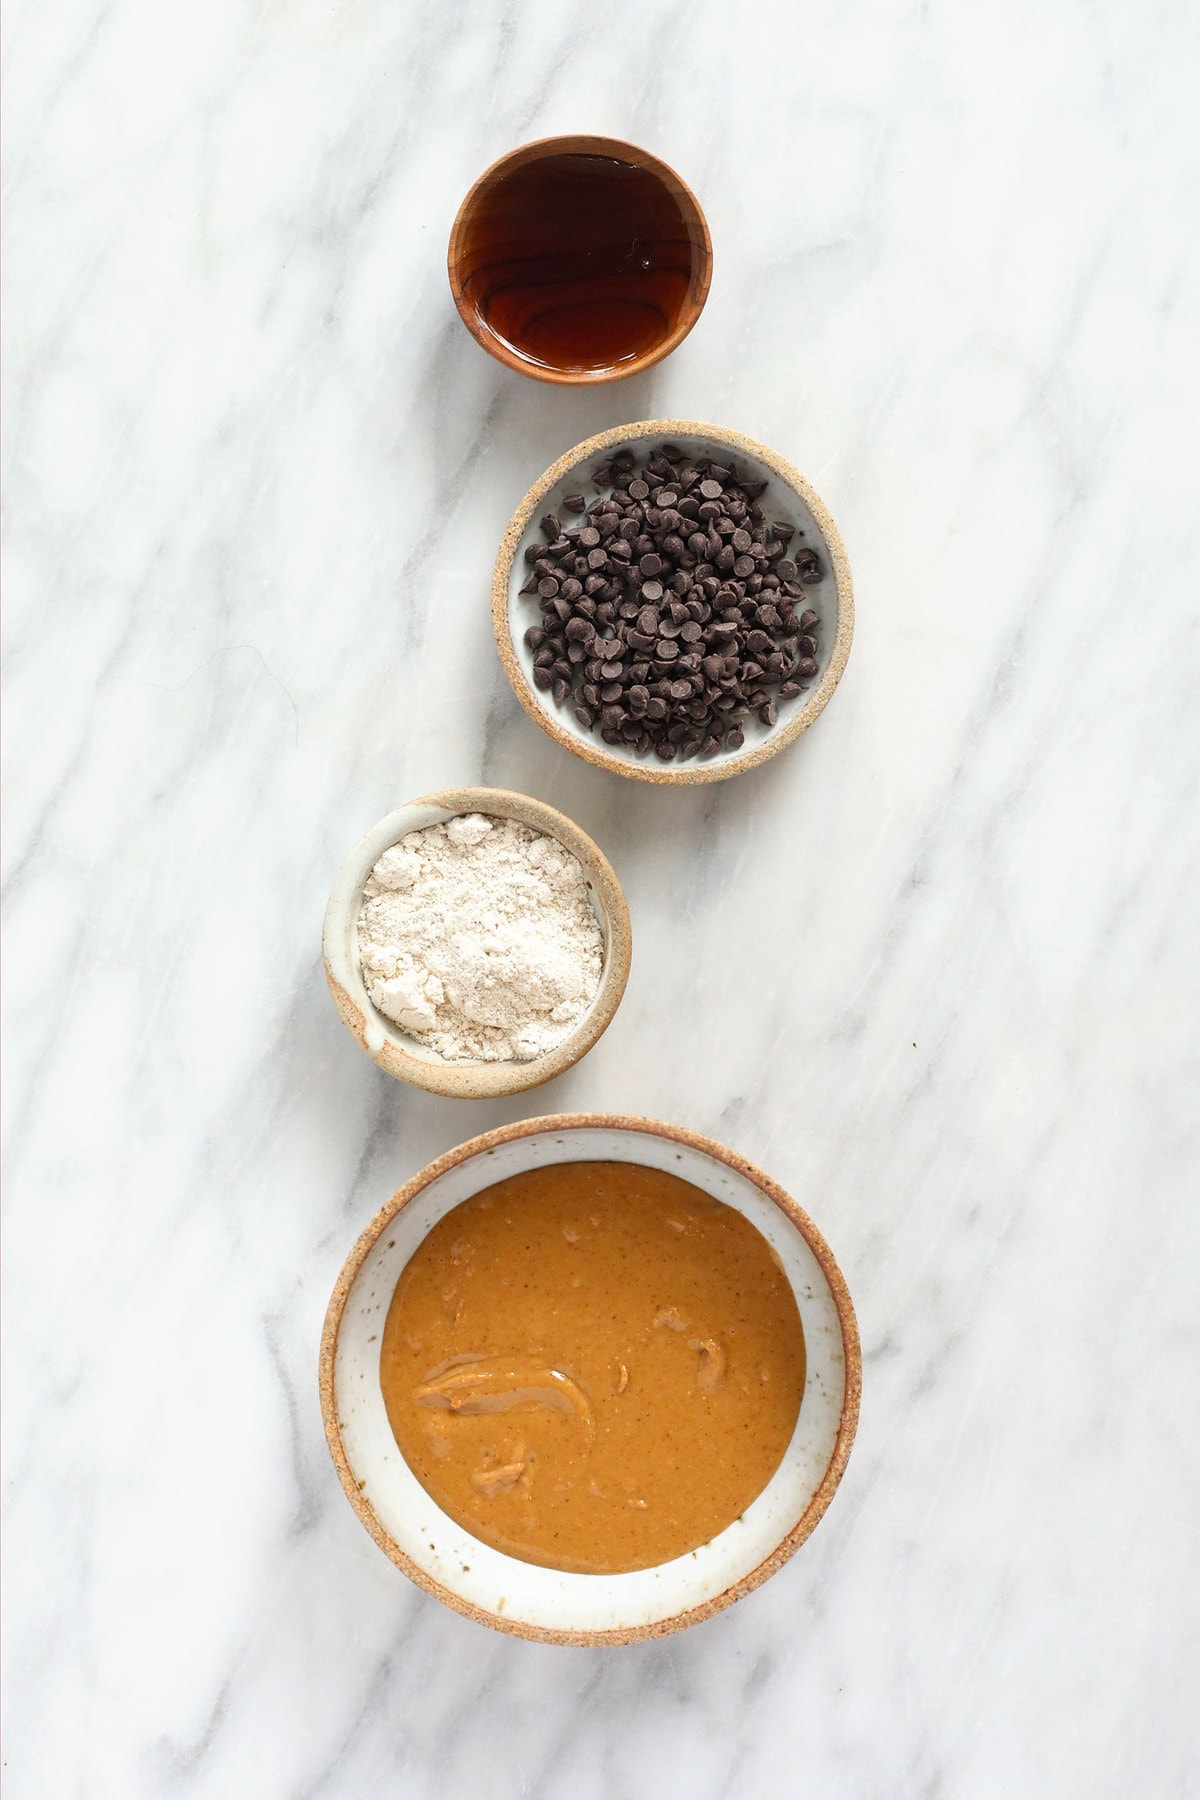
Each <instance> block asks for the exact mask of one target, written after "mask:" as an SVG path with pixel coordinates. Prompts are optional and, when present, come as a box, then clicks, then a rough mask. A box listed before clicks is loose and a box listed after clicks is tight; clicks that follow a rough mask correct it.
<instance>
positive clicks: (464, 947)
mask: <svg viewBox="0 0 1200 1800" xmlns="http://www.w3.org/2000/svg"><path fill="white" fill-rule="evenodd" d="M358 954H359V961H360V963H361V965H362V974H363V981H364V983H365V985H366V989H367V993H368V994H369V995H370V997H371V1000H372V1002H373V1003H374V1005H375V1006H377V1007H378V1009H379V1011H380V1012H381V1013H383V1014H384V1015H385V1017H387V1018H389V1019H391V1020H393V1021H394V1023H395V1024H397V1025H399V1026H400V1028H401V1030H402V1031H406V1032H407V1033H408V1034H409V1036H410V1037H414V1038H416V1039H417V1041H418V1042H419V1043H422V1044H427V1045H428V1046H429V1047H430V1048H431V1049H433V1050H436V1051H437V1052H438V1053H439V1055H441V1056H444V1057H445V1058H446V1059H447V1060H448V1061H451V1062H463V1061H467V1060H470V1061H481V1062H512V1061H516V1062H529V1061H531V1060H532V1058H533V1057H535V1056H541V1055H542V1054H543V1052H544V1051H546V1050H550V1049H552V1048H553V1047H554V1045H555V1044H558V1043H561V1041H562V1039H563V1038H565V1037H566V1036H567V1035H568V1033H569V1032H570V1030H571V1028H572V1026H574V1025H575V1023H576V1022H577V1020H579V1019H580V1018H582V1016H583V1014H584V1013H585V1012H586V1011H587V1008H588V1006H589V1005H590V1004H591V1001H592V999H593V998H594V996H595V993H596V989H597V988H598V987H599V985H600V969H601V964H602V962H603V956H604V939H603V936H602V933H601V930H600V925H599V923H598V921H597V919H596V915H595V913H594V912H593V911H592V906H591V902H590V900H589V899H588V892H587V887H586V885H585V882H584V875H583V870H582V869H581V868H580V866H579V863H578V862H577V861H576V859H575V858H574V857H573V856H572V855H571V854H570V852H569V851H567V850H564V849H563V847H562V845H561V844H559V843H557V842H556V841H555V840H554V839H553V838H548V837H540V836H539V835H538V833H537V832H535V831H530V830H529V828H528V826H526V825H518V824H516V823H515V822H514V821H513V820H511V819H493V818H484V817H483V815H482V814H480V813H464V814H462V815H461V816H460V817H458V818H455V819H450V820H448V821H447V823H446V824H445V825H430V826H427V827H426V829H425V830H423V831H410V832H409V834H408V836H407V837H403V838H401V840H400V842H399V843H398V844H394V845H393V846H392V848H391V849H390V850H385V851H384V853H383V855H382V856H381V857H380V859H379V861H378V862H377V863H376V864H375V867H374V869H373V870H372V872H371V876H370V879H369V880H368V881H367V883H366V886H365V887H364V888H363V899H362V906H361V908H360V910H359V915H358Z"/></svg>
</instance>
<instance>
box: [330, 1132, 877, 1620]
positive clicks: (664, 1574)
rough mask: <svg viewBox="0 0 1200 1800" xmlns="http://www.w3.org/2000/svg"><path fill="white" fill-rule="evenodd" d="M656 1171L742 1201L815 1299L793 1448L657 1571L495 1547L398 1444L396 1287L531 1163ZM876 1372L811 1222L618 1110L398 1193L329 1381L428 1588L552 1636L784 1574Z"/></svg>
mask: <svg viewBox="0 0 1200 1800" xmlns="http://www.w3.org/2000/svg"><path fill="white" fill-rule="evenodd" d="M576 1161H599V1162H631V1163H640V1164H643V1165H645V1166H649V1167H650V1168H655V1169H665V1170H667V1171H669V1172H670V1173H671V1174H673V1175H678V1176H681V1177H682V1178H683V1179H684V1180H685V1181H690V1182H693V1183H694V1184H695V1185H696V1186H697V1187H699V1188H702V1189H704V1191H705V1192H706V1193H708V1194H711V1195H712V1196H713V1197H714V1198H715V1199H717V1200H722V1201H724V1202H725V1204H726V1205H728V1206H733V1207H736V1208H737V1210H738V1211H739V1212H741V1213H743V1214H744V1215H745V1216H746V1217H747V1218H748V1219H749V1220H750V1221H751V1222H752V1223H753V1224H754V1225H755V1226H757V1228H758V1230H759V1231H761V1232H762V1234H763V1236H764V1237H765V1238H766V1239H767V1241H768V1243H769V1244H770V1245H771V1246H772V1247H773V1249H774V1250H775V1251H776V1253H777V1255H778V1256H779V1259H780V1261H781V1263H782V1265H783V1268H784V1270H785V1272H786V1274H787V1277H788V1280H789V1281H790V1282H791V1284H792V1289H793V1291H794V1293H795V1296H796V1302H797V1305H798V1306H799V1309H800V1318H801V1322H802V1324H803V1326H804V1339H805V1349H806V1354H807V1375H806V1380H805V1388H804V1397H803V1400H802V1402H801V1406H800V1414H799V1417H798V1419H797V1421H796V1429H795V1431H794V1432H793V1434H792V1441H791V1443H790V1444H789V1446H788V1448H787V1450H786V1452H785V1453H784V1458H783V1461H782V1463H781V1464H780V1466H779V1468H778V1469H777V1470H776V1472H775V1474H774V1476H773V1477H772V1478H771V1480H770V1481H769V1482H768V1484H767V1486H766V1487H765V1488H764V1490H763V1492H762V1493H761V1494H760V1495H759V1496H758V1498H757V1499H756V1500H755V1501H753V1503H752V1504H751V1505H750V1506H749V1507H747V1509H746V1511H745V1512H744V1513H743V1514H742V1516H741V1518H739V1519H737V1520H735V1521H734V1523H733V1524H732V1525H730V1526H728V1527H727V1528H726V1529H725V1530H724V1531H722V1532H720V1533H719V1534H718V1535H717V1536H716V1537H715V1538H713V1539H712V1540H711V1541H710V1542H709V1543H707V1544H702V1545H701V1546H700V1548H699V1549H697V1550H693V1551H691V1552H689V1554H688V1555H686V1556H681V1557H677V1558H676V1559H675V1560H674V1561H672V1562H669V1563H662V1564H659V1565H658V1566H657V1567H656V1568H650V1569H639V1570H636V1571H634V1572H633V1573H632V1574H624V1575H574V1574H567V1573H565V1572H564V1571H562V1570H558V1569H546V1568H541V1567H539V1566H537V1565H535V1564H533V1563H527V1562H521V1561H518V1560H517V1559H516V1558H515V1557H511V1556H506V1555H504V1554H503V1552H501V1551H498V1550H493V1549H491V1548H490V1547H489V1546H487V1545H486V1544H482V1543H480V1542H479V1540H478V1539H477V1538H474V1537H472V1536H471V1535H470V1533H469V1532H467V1531H465V1530H464V1529H463V1527H462V1526H461V1525H457V1524H455V1522H454V1521H453V1520H452V1519H450V1518H448V1517H447V1515H446V1514H445V1513H444V1512H443V1511H442V1510H441V1508H440V1507H439V1506H438V1505H437V1504H436V1503H435V1502H434V1501H433V1500H432V1499H431V1498H430V1496H429V1495H428V1494H427V1493H426V1492H425V1489H424V1488H423V1487H422V1486H421V1484H420V1483H419V1482H418V1481H417V1479H416V1477H415V1475H413V1473H412V1472H411V1470H410V1469H409V1467H408V1465H407V1463H406V1462H405V1461H404V1458H403V1456H402V1455H401V1453H400V1450H399V1448H398V1446H397V1444H396V1440H395V1438H394V1437H393V1435H392V1430H391V1427H390V1425H389V1424H388V1419H387V1413H386V1411H385V1410H384V1404H383V1394H382V1391H381V1388H380V1384H379V1346H380V1342H381V1339H382V1335H383V1326H384V1321H385V1319H386V1317H387V1310H388V1307H389V1305H390V1303H391V1298H392V1294H393V1292H394V1290H395V1286H396V1282H397V1280H398V1279H399V1277H400V1273H401V1271H402V1270H403V1269H404V1267H405V1265H406V1263H407V1262H408V1260H409V1258H410V1257H411V1256H412V1254H413V1252H414V1251H415V1250H416V1248H417V1246H418V1244H420V1243H421V1241H422V1239H423V1238H424V1237H425V1236H426V1235H427V1234H428V1233H429V1232H430V1231H431V1230H432V1228H433V1226H434V1225H436V1224H437V1222H438V1220H439V1219H441V1218H442V1217H443V1216H444V1215H445V1214H446V1213H447V1212H449V1211H450V1209H451V1208H452V1207H454V1206H457V1205H458V1204H459V1203H460V1202H461V1201H463V1200H466V1199H468V1198H469V1197H470V1196H471V1195H472V1194H477V1193H478V1192H479V1191H480V1189H481V1188H484V1187H488V1186H490V1185H491V1184H492V1183H493V1182H496V1181H501V1180H503V1179H504V1178H505V1177H506V1176H509V1175H515V1174H518V1173H520V1172H521V1171H522V1170H525V1169H532V1168H542V1167H545V1166H546V1165H548V1164H553V1163H559V1162H576ZM861 1383H862V1364H861V1358H860V1354H859V1344H858V1328H857V1326H856V1323H855V1318H854V1308H853V1306H852V1305H851V1302H850V1295H849V1293H848V1292H847V1289H846V1283H845V1281H844V1280H843V1279H842V1275H841V1271H840V1270H839V1269H838V1266H837V1264H836V1263H835V1261H834V1259H833V1255H832V1253H831V1252H830V1250H829V1247H828V1245H827V1244H826V1243H825V1240H824V1238H823V1237H822V1236H821V1234H820V1232H819V1231H818V1230H817V1228H816V1226H815V1225H814V1224H813V1223H812V1220H811V1219H809V1218H808V1216H807V1214H805V1213H804V1212H802V1211H801V1210H800V1208H799V1207H798V1206H797V1205H796V1203H795V1201H794V1200H792V1199H791V1198H789V1196H788V1195H787V1194H785V1193H784V1191H783V1189H782V1188H780V1187H778V1186H777V1185H776V1183H775V1182H773V1181H772V1180H771V1179H770V1177H769V1176H767V1175H764V1174H762V1172H761V1171H760V1170H758V1169H756V1168H754V1167H753V1166H752V1165H751V1164H750V1163H748V1162H745V1161H743V1159H742V1158H741V1157H740V1156H737V1155H736V1154H735V1153H734V1152H733V1151H732V1150H727V1149H726V1148H725V1147H724V1145H722V1144H717V1143H714V1142H713V1141H712V1140H711V1139H709V1138H703V1137H698V1136H697V1135H696V1134H695V1133H694V1132H690V1131H683V1130H680V1129H679V1128H678V1127H677V1126H674V1125H661V1124H657V1123H656V1122H655V1121H654V1120H651V1119H634V1118H624V1117H621V1116H616V1115H610V1114H606V1113H573V1114H563V1115H560V1116H558V1117H552V1118H544V1119H526V1120H523V1121H522V1122H520V1123H519V1124H516V1125H506V1126H503V1127H502V1128H501V1129H500V1130H498V1131H489V1132H485V1133H484V1135H483V1136H482V1137H477V1138H472V1139H471V1140H470V1142H469V1143H466V1144H460V1145H459V1147H458V1149H457V1150H451V1151H449V1152H448V1154H447V1155H445V1156H442V1157H439V1158H438V1160H437V1161H436V1162H432V1163H430V1164H429V1166H428V1168H425V1169H422V1171H421V1173H420V1174H419V1175H416V1176H414V1177H413V1179H412V1180H411V1181H410V1182H408V1183H407V1185H406V1186H404V1187H402V1188H401V1189H400V1191H399V1193H397V1194H394V1195H393V1196H392V1198H391V1199H390V1200H389V1201H388V1203H387V1205H386V1206H385V1207H384V1208H383V1210H382V1212H380V1213H379V1214H377V1216H376V1217H375V1218H374V1219H373V1220H372V1221H371V1223H370V1225H368V1227H367V1229H366V1230H365V1231H364V1232H363V1234H362V1236H361V1237H360V1238H359V1240H358V1242H357V1243H356V1244H355V1246H354V1248H353V1250H352V1251H351V1252H350V1255H349V1257H348V1258H347V1260H346V1265H345V1267H344V1268H343V1270H342V1272H341V1274H340V1275H339V1277H338V1281H337V1285H336V1287H335V1288H334V1290H333V1297H332V1299H331V1300H330V1302H329V1310H328V1312H327V1313H326V1315H325V1330H324V1334H323V1337H322V1340H321V1363H320V1388H321V1408H322V1412H323V1414H324V1418H325V1434H326V1437H327V1438H328V1440H329V1448H330V1451H331V1452H332V1455H333V1460H334V1464H335V1465H336V1468H337V1472H338V1476H339V1478H340V1480H341V1483H342V1486H343V1487H344V1488H345V1490H346V1494H347V1496H348V1498H349V1500H350V1504H351V1505H352V1506H353V1508H354V1510H355V1512H356V1513H357V1514H358V1516H359V1518H360V1519H361V1520H362V1522H363V1524H364V1525H365V1526H366V1528H367V1530H368V1531H369V1532H370V1534H371V1536H372V1537H373V1538H374V1540H375V1542H376V1543H377V1544H378V1545H379V1548H380V1549H381V1550H383V1551H384V1552H385V1553H386V1555H388V1556H390V1557H391V1559H392V1561H393V1562H394V1563H395V1564H396V1565H397V1567H398V1568H400V1569H402V1570H403V1571H404V1573H405V1574H406V1575H408V1576H409V1577H410V1579H411V1580H413V1581H415V1582H416V1583H417V1585H418V1587H422V1588H424V1589H425V1591H426V1593H429V1594H433V1595H435V1596H436V1597H437V1598H438V1599H439V1600H442V1601H444V1602H445V1604H446V1605H447V1606H451V1607H453V1608H454V1609H455V1611H456V1612H461V1613H466V1614H467V1616H468V1617H469V1618H472V1619H476V1620H478V1621H479V1622H480V1623H481V1624H484V1625H492V1626H494V1627H496V1629H498V1630H500V1631H507V1632H511V1633H513V1634H514V1635H515V1636H517V1637H525V1638H537V1639H540V1640H541V1641H542V1642H544V1643H553V1644H627V1643H631V1642H632V1641H633V1640H634V1639H636V1638H649V1637H664V1636H666V1635H667V1633H669V1632H672V1631H681V1630H683V1628H684V1627H685V1626H687V1625H694V1624H695V1623H697V1621H699V1620H700V1619H706V1618H708V1617H709V1615H710V1614H712V1613H715V1612H718V1611H720V1609H721V1608H722V1607H725V1606H729V1605H731V1604H732V1603H733V1601H735V1600H738V1599H740V1598H741V1596H742V1595H743V1594H748V1593H749V1592H750V1591H751V1589H752V1588H756V1587H758V1586H759V1585H760V1584H761V1583H762V1582H764V1581H765V1580H766V1579H767V1577H768V1576H769V1575H773V1574H774V1573H775V1571H776V1570H777V1569H779V1568H781V1567H782V1566H783V1564H784V1563H785V1562H786V1561H787V1560H788V1558H789V1557H790V1556H792V1555H793V1554H794V1552H795V1551H796V1550H798V1549H799V1547H800V1545H801V1544H802V1543H803V1542H804V1540H805V1539H806V1538H807V1537H808V1536H809V1534H810V1532H811V1531H812V1530H813V1529H814V1527H815V1526H816V1524H817V1521H818V1520H819V1519H820V1517H821V1515H822V1513H823V1512H824V1511H825V1508H826V1507H827V1506H828V1505H829V1502H830V1500H831V1499H832V1497H833V1493H834V1490H835V1488H836V1487H837V1485H838V1482H839V1481H840V1480H841V1477H842V1472H843V1470H844V1469H845V1467H846V1461H847V1458H848V1457H849V1455H850V1446H851V1444H852V1443H853V1440H854V1430H855V1425H856V1423H857V1420H858V1403H859V1393H860V1389H861Z"/></svg>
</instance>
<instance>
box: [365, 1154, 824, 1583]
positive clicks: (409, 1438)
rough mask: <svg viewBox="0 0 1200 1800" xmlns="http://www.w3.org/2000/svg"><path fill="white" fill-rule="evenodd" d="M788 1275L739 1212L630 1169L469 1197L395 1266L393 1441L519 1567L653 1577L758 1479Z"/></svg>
mask: <svg viewBox="0 0 1200 1800" xmlns="http://www.w3.org/2000/svg"><path fill="white" fill-rule="evenodd" d="M804 1368H805V1361H804V1334H803V1330H802V1328H801V1324H800V1315H799V1312H798V1310H797V1307H796V1302H795V1298H794V1296H793V1294H792V1290H791V1287H790V1285H789V1284H788V1281H787V1278H786V1276H785V1275H784V1273H783V1270H782V1268H781V1267H780V1265H779V1262H778V1260H777V1258H776V1256H775V1253H774V1252H773V1251H772V1249H771V1248H770V1246H769V1245H768V1244H767V1242H766V1239H765V1238H764V1237H763V1236H762V1235H761V1233H760V1232H758V1231H757V1230H756V1229H755V1227H754V1226H753V1225H751V1223H750V1222H749V1220H748V1219H746V1218H744V1217H743V1216H742V1214H741V1213H738V1212H735V1211H734V1209H733V1208H732V1207H728V1206H723V1205H721V1204H720V1203H719V1202H718V1201H715V1200H713V1199H712V1198H710V1196H709V1195H707V1194H705V1193H703V1192H702V1191H701V1190H700V1189H699V1188H696V1187H693V1186H692V1185H691V1184H690V1183H688V1182H685V1181H681V1180H680V1179H679V1178H678V1177H677V1176H674V1175H667V1174H664V1173H662V1172H660V1171H658V1170H655V1169H647V1168H642V1167H640V1166H638V1165H635V1164H630V1163H599V1162H594V1163H559V1164H556V1165H554V1166H552V1167H550V1168H545V1169H534V1170H529V1171H527V1172H526V1173H524V1174H521V1175H514V1176H510V1177H509V1178H508V1179H507V1180H505V1181H501V1182H497V1183H496V1185H495V1186H494V1187H490V1188H485V1189H484V1190H483V1192H482V1193H479V1194H476V1195H474V1196H473V1197H472V1198H471V1199H470V1200H466V1201H464V1202H463V1203H462V1205H461V1206H457V1207H455V1209H454V1210H453V1212H450V1213H448V1214H447V1215H446V1217H445V1218H444V1219H442V1220H441V1221H440V1222H439V1223H438V1224H437V1225H435V1226H434V1228H433V1230H432V1231H431V1232H430V1233H429V1235H428V1237H426V1238H425V1240H424V1242H423V1243H422V1244H421V1245H420V1246H419V1248H418V1249H417V1251H416V1253H415V1254H414V1255H413V1257H412V1259H411V1260H410V1261H409V1263H408V1265H407V1266H406V1268H405V1269H404V1272H403V1273H402V1275H401V1277H400V1280H399V1282H398V1283H397V1286H396V1292H395V1295H394V1297H393V1299H392V1303H391V1307H390V1309H389V1312H388V1317H387V1324H386V1327H385V1330H384V1337H383V1350H382V1355H381V1358H380V1379H381V1383H382V1387H383V1396H384V1402H385V1404H386V1407H387V1412H388V1418H389V1420H390V1421H391V1425H392V1430H393V1431H394V1432H395V1434H396V1441H397V1443H398V1444H399V1446H400V1449H401V1451H402V1452H403V1454H404V1457H405V1460H406V1461H407V1463H408V1465H409V1467H410V1468H411V1469H412V1471H413V1473H414V1474H415V1475H416V1477H417V1479H418V1481H420V1483H421V1484H422V1486H423V1487H424V1488H426V1489H427V1491H428V1492H429V1493H430V1494H431V1495H432V1496H433V1498H434V1499H435V1500H436V1501H437V1503H438V1505H439V1506H441V1507H442V1509H443V1510H444V1511H445V1512H447V1513H449V1515H450V1516H451V1518H453V1519H455V1520H457V1522H458V1523H459V1524H460V1525H462V1526H464V1527H465V1528H466V1530H468V1531H470V1532H471V1533H472V1534H473V1535H474V1536H475V1537H477V1538H480V1539H481V1540H482V1541H483V1542H484V1543H486V1544H490V1545H492V1546H493V1547H494V1548H495V1549H498V1550H503V1551H506V1552H507V1553H508V1554H509V1555H510V1556H516V1557H520V1558H521V1559H522V1560H523V1561H526V1562H534V1563H542V1564H544V1565H547V1566H549V1567H551V1568H558V1569H569V1570H573V1571H578V1572H581V1573H585V1574H603V1573H616V1572H620V1571H624V1570H630V1569H642V1568H648V1567H651V1566H652V1565H654V1564H656V1563H661V1562H668V1561H670V1560H671V1558H673V1557H676V1556H682V1555H684V1554H686V1552H688V1551H689V1550H694V1549H695V1548H696V1547H697V1546H698V1545H700V1544H703V1543H706V1542H707V1541H708V1539H709V1538H711V1537H714V1536H715V1535H716V1533H717V1532H719V1531H722V1530H723V1529H724V1528H725V1526H727V1525H729V1524H731V1523H732V1522H733V1520H734V1519H736V1518H737V1517H738V1516H739V1515H740V1514H741V1513H742V1512H744V1511H745V1509H746V1507H747V1506H749V1504H750V1502H751V1501H752V1500H754V1499H755V1497H756V1496H757V1495H758V1494H760V1493H761V1492H762V1490H763V1488H764V1487H765V1486H766V1484H767V1482H768V1481H769V1480H770V1479H771V1476H772V1475H773V1474H774V1472H775V1470H776V1469H777V1468H778V1466H779V1463H780V1461H781V1459H782V1457H783V1453H784V1451H785V1450H786V1448H787V1445H788V1442H789V1440H790V1438H791V1435H792V1431H793V1430H794V1428H795V1424H796V1419H797V1416H798V1413H799V1410H800V1401H801V1398H802V1395H803V1392H804Z"/></svg>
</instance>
